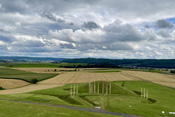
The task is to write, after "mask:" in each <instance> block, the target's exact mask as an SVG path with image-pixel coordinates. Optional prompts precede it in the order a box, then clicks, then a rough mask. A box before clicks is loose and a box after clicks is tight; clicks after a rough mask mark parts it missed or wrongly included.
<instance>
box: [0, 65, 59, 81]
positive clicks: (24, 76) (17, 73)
mask: <svg viewBox="0 0 175 117" xmlns="http://www.w3.org/2000/svg"><path fill="white" fill-rule="evenodd" d="M56 75H58V74H53V73H50V74H44V73H33V72H27V71H21V70H16V69H10V68H2V67H1V68H0V78H1V79H2V78H3V79H19V80H23V81H27V82H31V80H32V79H37V80H38V81H41V80H44V79H48V78H51V77H54V76H56Z"/></svg>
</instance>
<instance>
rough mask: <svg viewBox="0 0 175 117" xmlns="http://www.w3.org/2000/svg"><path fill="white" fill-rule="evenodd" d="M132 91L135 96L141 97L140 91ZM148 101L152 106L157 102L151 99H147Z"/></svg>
mask: <svg viewBox="0 0 175 117" xmlns="http://www.w3.org/2000/svg"><path fill="white" fill-rule="evenodd" d="M132 91H133V92H134V93H135V94H137V95H138V96H140V95H141V92H140V91H135V90H132ZM148 101H150V102H151V103H152V104H153V103H156V102H157V100H155V99H152V98H148Z"/></svg>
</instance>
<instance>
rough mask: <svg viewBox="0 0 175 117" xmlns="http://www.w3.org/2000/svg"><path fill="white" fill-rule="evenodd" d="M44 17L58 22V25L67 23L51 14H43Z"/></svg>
mask: <svg viewBox="0 0 175 117" xmlns="http://www.w3.org/2000/svg"><path fill="white" fill-rule="evenodd" d="M41 16H42V17H46V18H48V19H50V20H52V21H55V22H58V23H65V20H62V19H60V18H56V17H55V16H54V15H53V14H51V13H49V12H43V14H42V15H41Z"/></svg>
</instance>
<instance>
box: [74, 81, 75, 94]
mask: <svg viewBox="0 0 175 117" xmlns="http://www.w3.org/2000/svg"><path fill="white" fill-rule="evenodd" d="M74 95H75V84H74Z"/></svg>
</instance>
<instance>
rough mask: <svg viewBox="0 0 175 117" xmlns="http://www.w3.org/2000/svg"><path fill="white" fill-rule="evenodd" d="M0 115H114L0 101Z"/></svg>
mask: <svg viewBox="0 0 175 117" xmlns="http://www.w3.org/2000/svg"><path fill="white" fill-rule="evenodd" d="M0 112H1V113H0V116H1V117H14V116H15V117H60V116H61V117H114V116H112V115H105V114H97V113H91V112H85V111H77V110H71V109H65V108H58V107H50V106H43V105H32V104H22V103H15V102H5V101H0Z"/></svg>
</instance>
